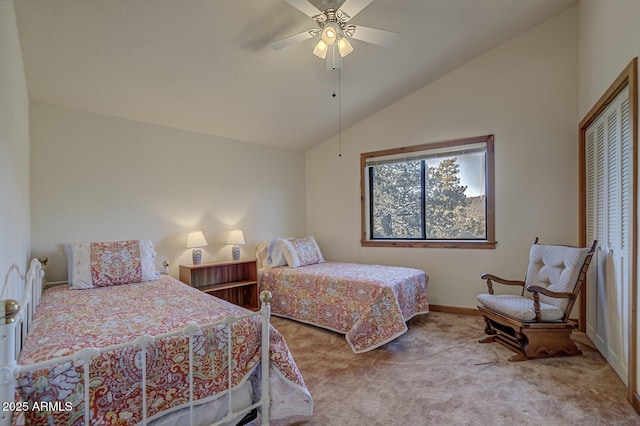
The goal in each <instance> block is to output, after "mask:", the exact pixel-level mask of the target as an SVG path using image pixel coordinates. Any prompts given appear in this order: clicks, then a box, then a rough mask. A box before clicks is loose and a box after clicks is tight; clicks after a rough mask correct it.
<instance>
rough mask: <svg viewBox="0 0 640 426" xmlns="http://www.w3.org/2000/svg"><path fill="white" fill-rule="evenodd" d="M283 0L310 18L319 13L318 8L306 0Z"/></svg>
mask: <svg viewBox="0 0 640 426" xmlns="http://www.w3.org/2000/svg"><path fill="white" fill-rule="evenodd" d="M284 1H286V2H287V3H289V4H290V5H291V6H293V7H295V8H296V9H298V10H299V11H300V12H302V13H304V14H305V15H307V16H309V17H311V18H313V17H314V16H316V15H319V14H320V10H318V8H316V7H315V6H314V5H312V4H311V3H309V2H308V1H307V0H284Z"/></svg>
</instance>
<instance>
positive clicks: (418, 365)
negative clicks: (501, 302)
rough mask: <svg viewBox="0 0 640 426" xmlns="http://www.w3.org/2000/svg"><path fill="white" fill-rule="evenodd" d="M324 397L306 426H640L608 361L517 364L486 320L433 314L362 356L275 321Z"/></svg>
mask: <svg viewBox="0 0 640 426" xmlns="http://www.w3.org/2000/svg"><path fill="white" fill-rule="evenodd" d="M272 322H273V325H274V326H275V327H276V328H277V329H278V330H279V331H280V332H281V333H282V334H283V335H284V337H285V339H286V341H287V343H288V345H289V348H290V349H291V351H292V353H293V356H294V358H295V360H296V363H297V364H298V367H299V368H300V370H301V372H302V375H303V376H304V379H305V382H306V384H307V387H308V388H309V391H310V392H311V395H312V396H313V400H314V415H313V417H312V418H311V419H310V420H309V421H307V422H305V423H303V424H304V425H306V426H311V425H314V426H315V425H318V426H330V425H337V426H347V425H385V426H386V425H603V424H607V425H613V424H615V425H632V424H634V425H638V424H640V417H639V416H638V415H637V414H636V412H635V411H634V410H633V408H632V407H631V405H630V404H629V403H628V402H627V401H626V399H625V396H626V388H625V387H624V385H623V383H622V381H621V380H620V379H619V378H618V376H617V375H616V374H615V372H614V371H613V370H612V368H611V367H610V366H609V365H608V364H607V363H606V361H605V360H604V358H603V357H602V356H601V355H600V354H599V353H598V352H597V351H596V350H595V349H593V348H591V347H589V346H587V345H586V343H587V342H588V339H587V338H586V336H584V334H582V333H574V339H575V340H576V341H577V342H578V343H579V347H580V349H582V351H583V355H582V356H574V357H559V358H548V359H541V360H533V361H525V362H516V363H511V362H509V361H508V360H507V358H508V357H509V356H510V355H512V352H511V351H509V350H507V349H506V348H504V347H502V346H501V345H499V344H498V343H488V344H480V343H478V338H480V337H482V336H483V329H484V322H483V320H482V318H480V317H468V316H461V315H452V314H445V313H440V312H431V313H429V314H427V315H422V316H418V317H416V318H414V319H412V320H411V321H409V331H408V332H407V333H405V334H404V335H403V336H401V337H399V338H398V339H396V340H394V341H393V342H391V343H388V344H386V345H385V346H383V347H380V348H378V349H375V350H373V351H371V352H367V353H364V354H354V353H353V352H352V351H351V349H350V348H349V346H348V344H347V342H346V341H345V339H344V336H343V335H340V334H337V333H333V332H331V331H327V330H323V329H320V328H317V327H313V326H310V325H305V324H301V323H297V322H295V321H291V320H287V319H282V318H277V317H273V319H272Z"/></svg>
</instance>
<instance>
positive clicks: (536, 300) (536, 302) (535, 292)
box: [527, 285, 576, 322]
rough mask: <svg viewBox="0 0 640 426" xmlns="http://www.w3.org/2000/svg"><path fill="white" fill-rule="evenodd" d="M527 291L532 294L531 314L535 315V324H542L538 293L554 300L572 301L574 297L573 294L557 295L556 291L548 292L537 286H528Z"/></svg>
mask: <svg viewBox="0 0 640 426" xmlns="http://www.w3.org/2000/svg"><path fill="white" fill-rule="evenodd" d="M527 291H529V292H531V293H533V312H535V314H536V322H542V314H541V312H540V293H542V294H544V295H545V296H549V297H554V298H556V299H573V298H575V297H576V295H575V294H573V293H558V292H557V291H552V290H548V289H546V288H544V287H540V286H537V285H530V286H529V287H527Z"/></svg>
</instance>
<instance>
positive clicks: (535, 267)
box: [524, 244, 589, 312]
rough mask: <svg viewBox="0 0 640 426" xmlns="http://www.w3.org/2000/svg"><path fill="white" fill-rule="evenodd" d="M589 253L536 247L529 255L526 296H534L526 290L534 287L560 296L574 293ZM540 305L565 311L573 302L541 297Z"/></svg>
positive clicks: (534, 246) (558, 247)
mask: <svg viewBox="0 0 640 426" xmlns="http://www.w3.org/2000/svg"><path fill="white" fill-rule="evenodd" d="M588 251H589V249H588V248H576V247H566V246H552V245H543V244H534V245H533V246H532V247H531V252H530V254H529V268H528V269H527V278H526V280H525V290H524V296H525V297H528V298H532V297H533V296H532V293H531V292H529V291H527V290H526V288H527V287H528V286H530V285H537V286H540V287H544V288H546V289H549V290H551V291H555V292H559V293H573V291H574V288H575V286H576V283H577V281H578V277H579V275H580V268H581V267H582V264H583V263H584V261H585V258H586V257H587V253H588ZM540 302H542V303H547V304H549V305H554V306H557V307H558V308H560V309H561V310H562V311H563V312H564V311H565V310H566V308H567V304H568V303H569V299H563V298H554V297H547V296H545V295H542V294H541V295H540Z"/></svg>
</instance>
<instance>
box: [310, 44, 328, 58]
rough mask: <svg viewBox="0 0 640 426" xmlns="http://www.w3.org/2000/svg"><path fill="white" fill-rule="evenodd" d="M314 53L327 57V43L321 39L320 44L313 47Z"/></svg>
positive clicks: (320, 56) (319, 56)
mask: <svg viewBox="0 0 640 426" xmlns="http://www.w3.org/2000/svg"><path fill="white" fill-rule="evenodd" d="M313 54H314V55H316V56H317V57H318V58H322V59H324V58H326V57H327V44H326V43H325V42H324V41H322V40H320V41H319V42H318V44H316V47H315V48H314V49H313Z"/></svg>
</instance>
